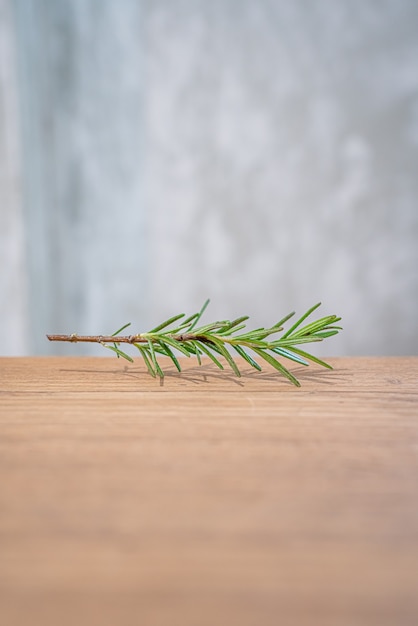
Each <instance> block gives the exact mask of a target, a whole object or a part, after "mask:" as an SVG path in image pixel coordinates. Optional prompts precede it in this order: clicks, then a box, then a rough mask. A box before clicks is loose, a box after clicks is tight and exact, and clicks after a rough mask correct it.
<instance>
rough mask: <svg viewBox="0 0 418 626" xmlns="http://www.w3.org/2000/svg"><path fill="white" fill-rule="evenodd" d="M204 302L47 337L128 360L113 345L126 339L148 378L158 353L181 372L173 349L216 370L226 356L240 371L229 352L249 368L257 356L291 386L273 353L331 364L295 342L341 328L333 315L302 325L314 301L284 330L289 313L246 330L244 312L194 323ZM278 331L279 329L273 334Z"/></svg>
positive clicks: (156, 367) (157, 371)
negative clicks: (190, 310) (149, 319)
mask: <svg viewBox="0 0 418 626" xmlns="http://www.w3.org/2000/svg"><path fill="white" fill-rule="evenodd" d="M208 304H209V300H207V301H206V302H205V304H204V305H203V307H202V308H201V310H200V311H199V312H198V313H194V314H193V315H191V316H190V317H187V318H186V316H185V314H184V313H181V314H180V315H175V316H173V317H171V318H170V319H168V320H166V321H164V322H162V323H161V324H159V325H158V326H156V327H155V328H153V329H152V330H150V331H148V332H147V333H139V334H136V335H121V334H120V333H122V332H123V331H124V330H125V329H126V328H128V327H129V326H130V323H128V324H125V325H124V326H122V327H121V328H118V330H117V331H116V332H114V333H113V334H112V335H77V334H72V335H47V337H48V339H49V340H50V341H69V342H72V343H76V342H89V343H100V344H101V345H102V346H103V347H105V348H107V349H109V350H112V351H113V352H115V353H116V355H117V357H118V358H119V357H122V358H124V359H126V360H127V361H130V362H131V363H132V362H133V358H132V357H131V356H130V355H129V354H127V353H126V352H124V351H123V350H121V348H120V347H119V346H120V344H124V343H126V344H130V345H132V346H134V347H135V348H136V349H137V350H138V351H139V353H140V355H141V356H142V358H143V360H144V362H145V365H146V367H147V369H148V371H149V373H150V374H151V376H153V377H154V378H155V377H156V376H159V377H161V378H162V377H163V376H164V372H163V370H162V368H161V365H160V363H159V362H158V358H157V357H158V356H159V355H163V356H165V357H169V358H170V359H171V361H172V362H173V363H174V365H175V366H176V368H177V369H178V371H179V372H180V371H181V365H180V362H179V360H178V358H177V357H176V352H180V353H181V354H183V355H184V356H187V357H190V356H194V357H196V358H197V361H198V363H199V365H200V364H201V357H202V356H207V357H209V359H211V360H212V361H213V363H214V364H215V365H216V366H217V367H218V368H219V369H221V370H223V369H224V365H223V361H226V363H227V364H228V365H229V366H230V367H231V369H232V370H233V371H234V373H235V374H236V375H237V376H240V375H241V374H240V371H239V369H238V365H237V363H236V361H235V359H234V353H236V354H238V355H239V356H240V357H241V358H242V359H244V360H245V361H246V362H247V363H248V364H249V365H251V367H254V368H255V369H256V370H259V371H261V366H260V364H259V363H258V362H257V361H256V360H255V358H257V357H259V360H260V359H261V360H262V361H266V362H267V363H269V364H270V365H272V366H273V367H274V368H275V369H276V370H278V371H279V372H280V373H281V374H282V375H283V376H285V377H286V378H287V379H289V380H290V381H291V382H292V383H293V384H294V385H296V386H297V387H300V382H299V381H298V379H297V378H296V377H295V376H294V375H293V374H292V373H291V372H290V371H289V370H288V369H287V367H285V366H284V365H283V363H282V362H281V361H279V360H278V358H277V357H282V358H284V359H288V360H290V361H293V362H295V363H298V364H300V365H309V361H312V362H314V363H317V364H318V365H322V366H323V367H327V368H329V369H332V367H331V366H330V365H329V364H328V363H326V362H325V361H322V360H321V359H319V358H318V357H316V356H313V355H312V354H310V353H308V352H306V351H305V350H303V349H302V348H301V347H300V346H304V344H308V343H313V342H318V341H323V340H324V339H327V338H328V337H332V336H333V335H336V334H337V333H338V332H339V331H340V330H341V327H340V326H337V325H336V324H337V323H338V322H339V321H340V320H341V318H340V317H337V316H336V315H328V316H326V317H322V318H320V319H317V320H315V321H313V322H310V323H307V324H306V325H303V323H304V322H305V320H306V319H307V318H308V317H309V316H310V315H311V314H312V313H313V312H314V311H315V310H316V309H317V308H318V307H319V306H320V303H318V304H315V306H313V307H311V308H310V309H309V310H308V311H306V313H304V314H303V315H302V317H300V318H299V319H298V320H297V321H296V322H295V323H294V324H293V325H292V326H291V327H290V328H289V329H288V330H286V331H285V332H283V331H284V326H283V325H284V324H285V323H286V322H287V321H289V320H290V319H291V318H292V317H293V316H294V315H295V313H294V312H293V313H289V314H288V315H286V316H285V317H283V318H282V319H281V320H280V321H278V322H277V323H276V324H274V325H273V326H271V327H269V328H256V329H254V330H247V328H246V324H245V322H246V321H247V320H248V319H249V317H248V315H244V316H242V317H238V318H237V319H235V320H233V321H229V320H222V321H217V322H212V323H211V324H205V325H203V326H199V322H200V320H201V317H202V315H203V313H204V312H205V310H206V308H207V306H208ZM278 333H283V334H281V335H280V336H279V337H277V334H278ZM248 351H250V352H251V353H252V355H250V354H249V352H248Z"/></svg>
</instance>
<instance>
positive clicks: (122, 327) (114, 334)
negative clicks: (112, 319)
mask: <svg viewBox="0 0 418 626" xmlns="http://www.w3.org/2000/svg"><path fill="white" fill-rule="evenodd" d="M130 325H131V322H128V323H127V324H124V325H123V326H121V327H120V328H118V330H117V331H116V332H114V333H113V334H112V337H115V336H116V335H119V333H121V332H122V331H123V330H125V328H128V326H130Z"/></svg>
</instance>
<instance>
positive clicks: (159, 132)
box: [0, 0, 418, 354]
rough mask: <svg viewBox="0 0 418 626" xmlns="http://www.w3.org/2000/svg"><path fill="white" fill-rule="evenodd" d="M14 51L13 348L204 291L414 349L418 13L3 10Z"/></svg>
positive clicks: (17, 3) (8, 121)
mask: <svg viewBox="0 0 418 626" xmlns="http://www.w3.org/2000/svg"><path fill="white" fill-rule="evenodd" d="M0 42H1V43H0V50H1V53H2V59H0V102H1V108H0V131H1V133H2V134H1V137H2V143H3V144H4V142H3V133H7V136H8V143H7V146H9V147H8V148H6V149H5V148H4V145H5V144H4V145H3V146H2V148H1V149H0V168H1V181H2V182H1V186H0V207H1V208H0V211H1V224H2V226H3V222H4V223H7V227H6V228H2V229H1V232H0V258H1V260H2V271H1V276H0V287H1V292H2V294H6V298H5V299H4V300H2V302H1V309H0V315H1V322H2V323H1V328H0V340H1V341H2V344H1V345H2V348H1V349H2V350H3V352H5V353H22V352H27V353H35V352H36V353H47V352H48V351H51V350H55V351H58V352H64V353H66V354H75V353H77V354H79V353H81V347H80V346H77V347H76V348H75V347H74V346H60V345H55V346H52V345H48V344H47V343H46V342H45V340H44V334H45V332H48V331H51V332H52V331H56V332H67V331H68V332H75V331H76V332H108V331H112V330H115V329H116V327H117V326H118V325H121V324H122V323H124V322H125V321H132V322H133V323H134V324H135V328H137V329H138V330H143V329H145V328H147V326H148V325H150V324H154V323H156V322H158V321H160V320H161V319H162V318H164V317H165V316H168V315H171V314H174V313H177V312H180V311H185V312H189V311H190V312H192V311H194V310H195V309H197V308H199V307H200V305H201V304H202V302H203V301H204V300H205V299H206V298H207V297H210V298H211V300H212V303H211V308H210V309H209V311H208V314H207V316H208V318H209V317H227V316H233V315H240V314H244V313H247V314H250V315H251V316H252V318H253V322H254V324H255V325H257V326H258V325H261V324H269V323H271V322H273V321H275V320H276V319H277V318H278V317H281V316H282V314H284V313H286V312H287V311H288V310H292V309H297V310H298V311H300V312H303V310H304V309H305V308H307V307H308V306H310V305H311V304H313V303H315V302H316V301H318V300H322V302H323V303H324V307H323V310H324V313H327V312H336V313H339V314H341V315H342V316H343V318H344V327H345V331H344V333H343V334H342V335H341V337H340V338H336V339H333V340H330V343H329V344H324V346H323V348H322V350H321V349H318V350H317V353H322V354H324V353H326V354H331V353H332V354H418V322H417V320H418V207H417V199H418V177H417V175H416V172H418V71H417V66H416V59H417V58H418V4H417V3H416V2H415V0H380V1H379V2H376V1H374V0H333V1H332V2H331V1H329V0H314V1H312V0H310V1H304V0H292V1H290V0H276V1H274V0H257V1H254V0H253V1H251V0H240V1H238V0H235V1H233V0H212V1H211V2H210V3H209V2H206V1H203V0H194V1H192V0H170V1H169V0H118V1H117V0H103V1H102V2H101V3H99V4H98V3H96V2H94V1H93V0H55V1H54V0H38V1H37V2H34V1H31V0H14V2H12V0H0ZM4 59H7V62H5V61H4ZM19 137H20V140H19ZM19 141H20V150H18V148H17V146H19ZM19 155H20V156H19ZM4 172H5V174H4ZM22 216H23V218H22ZM22 224H24V227H25V235H26V236H25V240H23V238H22ZM3 267H5V268H6V267H7V270H3ZM25 333H26V334H25Z"/></svg>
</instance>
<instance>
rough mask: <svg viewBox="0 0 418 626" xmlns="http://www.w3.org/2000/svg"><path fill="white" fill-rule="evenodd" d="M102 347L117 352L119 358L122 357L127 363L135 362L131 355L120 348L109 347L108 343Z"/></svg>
mask: <svg viewBox="0 0 418 626" xmlns="http://www.w3.org/2000/svg"><path fill="white" fill-rule="evenodd" d="M102 346H104V347H105V348H107V349H108V350H112V351H113V352H116V354H117V355H118V357H119V356H121V357H122V358H123V359H126V360H127V361H129V362H130V363H133V362H134V360H133V358H132V357H130V356H129V354H126V352H123V351H122V350H121V349H120V348H115V347H114V346H109V345H108V344H106V343H103V344H102Z"/></svg>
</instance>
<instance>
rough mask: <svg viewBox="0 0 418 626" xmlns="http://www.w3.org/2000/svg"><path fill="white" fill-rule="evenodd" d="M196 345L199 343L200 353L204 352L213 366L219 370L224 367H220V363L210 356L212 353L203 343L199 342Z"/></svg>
mask: <svg viewBox="0 0 418 626" xmlns="http://www.w3.org/2000/svg"><path fill="white" fill-rule="evenodd" d="M198 343H199V348H200V350H201V351H202V352H204V353H205V354H206V355H207V356H208V357H209V358H210V359H212V361H213V362H214V363H215V365H216V366H217V367H219V369H220V370H223V369H224V366H223V365H222V363H221V362H220V361H218V359H217V358H216V356H215V355H214V354H212V352H211V351H210V350H209V348H207V347H206V345H205V344H204V343H202V342H201V341H199V342H198Z"/></svg>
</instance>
